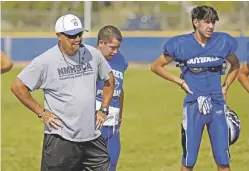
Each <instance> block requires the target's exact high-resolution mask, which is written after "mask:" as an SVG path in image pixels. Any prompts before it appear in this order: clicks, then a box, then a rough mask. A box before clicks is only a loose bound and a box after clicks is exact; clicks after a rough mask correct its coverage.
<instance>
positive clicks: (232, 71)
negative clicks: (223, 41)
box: [223, 63, 240, 88]
mask: <svg viewBox="0 0 249 171" xmlns="http://www.w3.org/2000/svg"><path fill="white" fill-rule="evenodd" d="M239 68H240V64H239V63H236V64H235V65H231V67H230V69H229V72H228V74H227V77H226V79H225V81H224V83H223V86H227V88H228V87H229V86H230V85H231V84H232V83H233V81H234V80H235V79H236V76H237V75H238V72H239Z"/></svg>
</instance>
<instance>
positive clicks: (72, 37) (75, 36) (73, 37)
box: [61, 31, 83, 39]
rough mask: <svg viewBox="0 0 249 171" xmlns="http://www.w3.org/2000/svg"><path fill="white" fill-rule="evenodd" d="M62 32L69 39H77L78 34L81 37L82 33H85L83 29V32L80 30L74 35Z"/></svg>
mask: <svg viewBox="0 0 249 171" xmlns="http://www.w3.org/2000/svg"><path fill="white" fill-rule="evenodd" d="M61 34H63V35H64V36H66V37H68V38H69V39H76V38H77V37H78V36H79V37H81V36H82V34H83V31H82V32H79V33H77V34H74V35H68V34H66V33H64V32H62V33H61Z"/></svg>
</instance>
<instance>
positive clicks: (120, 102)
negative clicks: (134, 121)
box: [119, 89, 124, 119]
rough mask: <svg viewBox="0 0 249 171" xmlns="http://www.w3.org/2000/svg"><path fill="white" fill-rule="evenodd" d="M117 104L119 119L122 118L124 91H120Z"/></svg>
mask: <svg viewBox="0 0 249 171" xmlns="http://www.w3.org/2000/svg"><path fill="white" fill-rule="evenodd" d="M119 104H120V112H119V118H120V119H122V118H123V106H124V89H122V90H121V93H120V96H119Z"/></svg>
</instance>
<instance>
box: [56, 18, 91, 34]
mask: <svg viewBox="0 0 249 171" xmlns="http://www.w3.org/2000/svg"><path fill="white" fill-rule="evenodd" d="M82 31H87V30H85V29H84V28H83V27H82V24H81V21H80V19H79V18H78V17H76V16H75V15H72V14H67V15H63V16H61V17H60V18H59V19H58V20H57V21H56V23H55V32H56V33H61V32H63V33H66V34H68V35H75V34H77V33H79V32H82Z"/></svg>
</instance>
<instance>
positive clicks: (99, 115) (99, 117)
mask: <svg viewBox="0 0 249 171" xmlns="http://www.w3.org/2000/svg"><path fill="white" fill-rule="evenodd" d="M106 117H107V115H106V114H105V113H104V112H103V111H101V110H98V111H97V112H96V129H101V127H102V125H103V123H104V122H105V120H106Z"/></svg>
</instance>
